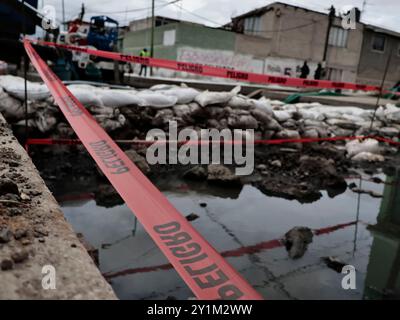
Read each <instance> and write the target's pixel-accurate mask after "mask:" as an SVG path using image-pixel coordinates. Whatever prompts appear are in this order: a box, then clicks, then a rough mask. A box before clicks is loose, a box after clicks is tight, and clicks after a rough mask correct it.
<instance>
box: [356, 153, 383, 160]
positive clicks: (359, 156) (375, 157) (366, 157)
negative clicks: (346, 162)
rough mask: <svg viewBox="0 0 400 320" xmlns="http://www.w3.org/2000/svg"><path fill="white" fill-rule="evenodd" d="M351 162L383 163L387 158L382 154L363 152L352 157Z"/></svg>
mask: <svg viewBox="0 0 400 320" xmlns="http://www.w3.org/2000/svg"><path fill="white" fill-rule="evenodd" d="M351 160H353V161H358V162H383V161H385V157H384V156H382V155H380V154H374V153H370V152H361V153H359V154H357V155H355V156H354V157H352V158H351Z"/></svg>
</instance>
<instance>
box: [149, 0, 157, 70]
mask: <svg viewBox="0 0 400 320" xmlns="http://www.w3.org/2000/svg"><path fill="white" fill-rule="evenodd" d="M154 2H155V1H154V0H151V45H150V57H152V58H154V31H155V28H156V19H155V16H154V13H155V5H154ZM150 75H151V76H152V75H153V67H150Z"/></svg>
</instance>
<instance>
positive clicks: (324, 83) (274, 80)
mask: <svg viewBox="0 0 400 320" xmlns="http://www.w3.org/2000/svg"><path fill="white" fill-rule="evenodd" d="M38 44H41V45H46V46H52V47H58V48H63V49H67V50H73V51H79V52H84V53H87V54H89V55H93V56H98V57H102V58H106V59H111V60H117V61H124V62H132V63H138V64H144V65H147V66H151V67H159V68H165V69H171V70H176V71H183V72H188V73H194V74H198V75H203V76H210V77H219V78H227V79H235V80H239V81H245V82H252V83H261V84H276V85H282V86H289V87H306V88H324V89H347V90H361V91H380V90H381V88H380V87H377V86H371V85H364V84H356V83H350V82H335V81H328V80H310V79H300V78H290V77H283V76H273V75H266V74H257V73H251V72H245V71H233V70H229V69H224V68H218V67H212V66H206V65H201V64H196V63H189V62H179V61H174V60H167V59H158V58H148V57H137V56H132V55H127V54H121V53H118V52H109V51H102V50H96V49H90V48H85V47H78V46H73V45H66V44H57V43H53V42H46V41H38Z"/></svg>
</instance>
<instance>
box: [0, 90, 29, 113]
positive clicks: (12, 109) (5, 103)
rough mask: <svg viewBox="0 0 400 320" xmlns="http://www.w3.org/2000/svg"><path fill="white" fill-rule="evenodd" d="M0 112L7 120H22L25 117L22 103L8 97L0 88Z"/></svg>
mask: <svg viewBox="0 0 400 320" xmlns="http://www.w3.org/2000/svg"><path fill="white" fill-rule="evenodd" d="M0 112H1V113H2V114H3V115H4V116H5V117H6V118H7V119H22V118H23V117H24V115H25V111H24V108H23V106H22V103H21V102H20V101H19V100H17V99H15V98H13V97H11V96H9V95H8V94H7V93H6V92H4V90H3V88H1V87H0Z"/></svg>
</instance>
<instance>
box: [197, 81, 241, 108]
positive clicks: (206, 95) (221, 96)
mask: <svg viewBox="0 0 400 320" xmlns="http://www.w3.org/2000/svg"><path fill="white" fill-rule="evenodd" d="M240 90H241V87H240V86H237V87H236V88H234V89H232V91H230V92H210V91H208V90H207V91H203V92H202V93H200V94H199V95H197V97H196V98H195V99H194V100H195V101H196V102H197V103H198V104H199V105H200V106H202V107H203V108H204V107H207V106H208V105H215V104H222V105H225V104H227V103H228V102H229V100H231V99H232V97H234V96H235V95H237V94H238V93H239V92H240Z"/></svg>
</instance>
